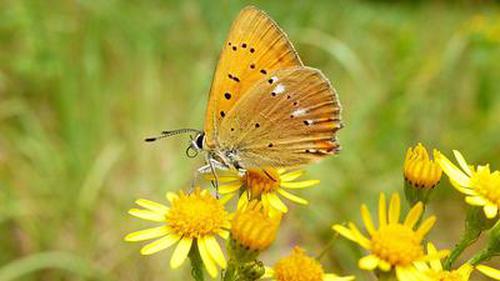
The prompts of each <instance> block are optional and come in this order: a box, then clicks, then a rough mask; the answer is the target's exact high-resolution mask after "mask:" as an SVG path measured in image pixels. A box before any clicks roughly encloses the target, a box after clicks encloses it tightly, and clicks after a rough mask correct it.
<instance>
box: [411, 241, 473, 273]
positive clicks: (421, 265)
mask: <svg viewBox="0 0 500 281" xmlns="http://www.w3.org/2000/svg"><path fill="white" fill-rule="evenodd" d="M437 253H438V251H437V250H436V247H434V245H433V244H432V243H427V254H429V255H431V256H436V254H437ZM415 267H417V268H418V269H419V270H420V271H421V272H425V274H426V275H427V276H429V277H430V278H431V280H433V281H468V280H469V277H470V274H471V272H472V270H473V269H474V268H473V266H472V265H470V264H468V263H465V264H463V265H462V266H461V267H459V268H458V269H456V270H450V271H448V270H444V269H443V265H442V264H441V259H440V258H439V257H436V258H434V259H431V260H429V261H428V262H424V261H420V262H415Z"/></svg>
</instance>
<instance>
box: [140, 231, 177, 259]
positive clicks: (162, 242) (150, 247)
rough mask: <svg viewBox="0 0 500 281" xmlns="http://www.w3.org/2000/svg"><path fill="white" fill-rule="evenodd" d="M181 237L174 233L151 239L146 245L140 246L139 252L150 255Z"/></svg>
mask: <svg viewBox="0 0 500 281" xmlns="http://www.w3.org/2000/svg"><path fill="white" fill-rule="evenodd" d="M179 239H181V238H180V237H179V236H178V235H175V234H169V235H167V236H165V237H162V238H160V239H158V240H156V241H153V242H151V243H149V244H147V245H146V246H144V247H142V249H141V254H143V255H152V254H154V253H157V252H159V251H161V250H163V249H166V248H168V247H170V246H172V245H173V244H175V243H176V242H177V241H179Z"/></svg>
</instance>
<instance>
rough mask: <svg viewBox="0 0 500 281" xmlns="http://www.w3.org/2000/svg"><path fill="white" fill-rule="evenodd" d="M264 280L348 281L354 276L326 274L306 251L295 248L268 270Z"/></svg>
mask: <svg viewBox="0 0 500 281" xmlns="http://www.w3.org/2000/svg"><path fill="white" fill-rule="evenodd" d="M263 278H271V279H273V280H276V281H321V280H323V281H348V280H354V276H345V277H340V276H337V275H335V274H333V273H324V271H323V267H322V266H321V264H320V263H319V262H318V261H316V260H315V259H314V258H312V257H310V256H308V255H306V253H305V251H304V250H303V249H301V248H299V247H295V248H294V249H293V251H292V253H291V254H290V255H289V256H287V257H284V258H282V259H281V260H279V261H278V262H277V263H276V264H275V265H274V267H273V268H266V274H265V275H264V276H263Z"/></svg>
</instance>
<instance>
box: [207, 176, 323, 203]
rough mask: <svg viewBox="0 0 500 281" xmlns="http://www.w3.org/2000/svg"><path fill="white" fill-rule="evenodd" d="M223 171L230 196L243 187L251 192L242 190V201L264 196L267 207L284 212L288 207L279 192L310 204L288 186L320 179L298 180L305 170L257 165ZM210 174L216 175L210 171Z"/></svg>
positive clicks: (224, 189) (222, 187) (224, 188)
mask: <svg viewBox="0 0 500 281" xmlns="http://www.w3.org/2000/svg"><path fill="white" fill-rule="evenodd" d="M221 173H222V174H221V175H220V176H219V177H218V181H219V183H220V185H219V192H220V193H221V194H223V195H226V196H227V197H226V198H227V199H229V197H233V196H234V195H236V194H237V193H238V191H239V190H240V189H241V188H243V189H244V190H245V191H247V192H243V193H242V195H241V196H240V201H239V203H238V205H244V204H247V203H248V199H260V200H261V201H262V203H263V204H264V207H265V208H266V209H268V208H269V207H273V208H274V209H276V210H278V211H280V212H282V213H286V212H287V211H288V208H287V206H286V205H285V204H284V203H283V201H282V200H281V199H280V197H279V196H278V194H279V195H281V196H283V197H285V198H287V199H289V200H290V201H293V202H295V203H298V204H302V205H306V204H308V202H307V200H305V199H303V198H301V197H299V196H297V195H295V194H293V193H291V192H289V191H287V190H294V189H302V188H306V187H311V186H313V185H316V184H318V183H319V180H305V181H295V180H296V179H297V178H299V177H300V176H302V175H303V174H304V171H303V170H295V171H286V170H285V169H275V168H256V169H248V170H246V172H244V173H243V174H239V173H238V172H236V171H231V170H224V171H221ZM206 177H207V178H208V179H211V180H213V179H214V177H213V175H210V174H207V176H206Z"/></svg>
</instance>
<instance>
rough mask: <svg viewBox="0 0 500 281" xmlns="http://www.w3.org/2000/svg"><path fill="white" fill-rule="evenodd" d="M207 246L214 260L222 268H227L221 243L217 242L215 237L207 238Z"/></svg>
mask: <svg viewBox="0 0 500 281" xmlns="http://www.w3.org/2000/svg"><path fill="white" fill-rule="evenodd" d="M204 240H205V246H206V247H207V250H208V253H209V254H210V256H211V257H212V258H213V260H214V261H215V262H216V263H217V264H218V265H219V266H220V267H222V268H226V266H227V263H226V258H224V254H223V253H222V250H221V248H220V246H219V243H217V241H216V240H215V237H213V236H207V237H205V238H204Z"/></svg>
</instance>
